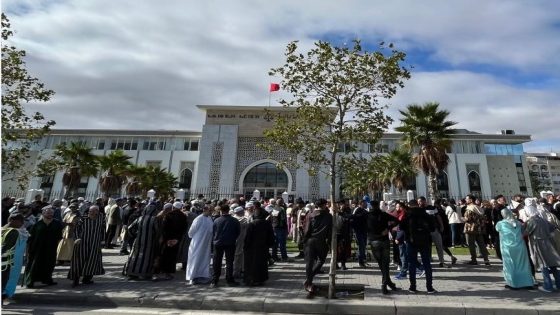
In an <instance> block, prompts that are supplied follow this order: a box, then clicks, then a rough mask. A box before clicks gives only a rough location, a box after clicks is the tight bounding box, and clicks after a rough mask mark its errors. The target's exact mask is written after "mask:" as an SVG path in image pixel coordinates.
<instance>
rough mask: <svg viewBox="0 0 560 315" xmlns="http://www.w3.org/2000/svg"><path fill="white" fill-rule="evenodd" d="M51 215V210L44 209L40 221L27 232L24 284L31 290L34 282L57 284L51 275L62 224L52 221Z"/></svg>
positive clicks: (48, 208)
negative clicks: (28, 235)
mask: <svg viewBox="0 0 560 315" xmlns="http://www.w3.org/2000/svg"><path fill="white" fill-rule="evenodd" d="M53 215H54V211H53V209H52V208H50V207H47V208H45V209H44V210H43V215H42V218H41V220H39V221H38V222H37V223H35V224H34V225H33V226H32V227H31V230H30V231H29V234H31V236H30V237H29V241H28V248H27V265H26V266H25V284H26V286H27V287H28V288H33V287H34V285H35V282H36V281H41V282H42V283H44V284H46V285H55V284H57V283H56V282H54V281H53V279H52V274H53V271H54V266H55V264H56V248H57V245H58V242H59V241H60V239H61V238H62V223H61V222H60V221H57V220H54V219H53Z"/></svg>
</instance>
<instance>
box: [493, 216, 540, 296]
mask: <svg viewBox="0 0 560 315" xmlns="http://www.w3.org/2000/svg"><path fill="white" fill-rule="evenodd" d="M501 215H502V217H503V218H504V219H503V220H501V221H499V222H498V223H497V224H496V231H498V233H500V248H501V249H502V262H503V273H504V279H505V281H506V288H508V289H513V290H515V289H520V288H533V277H532V276H531V268H530V266H529V256H528V255H527V248H526V246H525V241H523V233H522V230H523V226H522V223H521V222H519V221H517V220H516V219H515V218H514V217H513V213H512V212H511V211H510V210H509V209H507V208H504V209H502V211H501Z"/></svg>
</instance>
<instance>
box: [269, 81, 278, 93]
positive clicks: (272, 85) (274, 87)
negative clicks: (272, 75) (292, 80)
mask: <svg viewBox="0 0 560 315" xmlns="http://www.w3.org/2000/svg"><path fill="white" fill-rule="evenodd" d="M279 90H280V84H278V83H270V90H269V91H270V92H276V91H279Z"/></svg>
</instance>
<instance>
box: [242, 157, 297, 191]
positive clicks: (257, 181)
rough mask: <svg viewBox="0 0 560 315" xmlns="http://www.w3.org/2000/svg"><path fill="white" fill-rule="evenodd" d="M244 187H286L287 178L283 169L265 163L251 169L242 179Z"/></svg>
mask: <svg viewBox="0 0 560 315" xmlns="http://www.w3.org/2000/svg"><path fill="white" fill-rule="evenodd" d="M243 186H244V187H255V188H256V187H288V176H287V175H286V172H284V170H283V169H278V168H277V167H276V165H274V164H272V163H269V162H266V163H262V164H259V165H257V166H255V167H253V168H252V169H251V170H250V171H249V172H248V173H247V174H246V175H245V178H244V179H243Z"/></svg>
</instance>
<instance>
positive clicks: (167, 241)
mask: <svg viewBox="0 0 560 315" xmlns="http://www.w3.org/2000/svg"><path fill="white" fill-rule="evenodd" d="M164 208H165V206H164ZM182 208H183V203H181V202H179V201H177V202H175V203H173V205H172V209H171V211H170V212H168V213H166V214H165V215H164V216H163V218H162V221H161V237H162V244H161V247H162V250H161V258H160V271H161V272H162V273H164V274H165V278H164V279H165V280H170V279H173V276H172V275H171V274H173V273H175V269H176V264H177V252H178V251H179V244H180V242H181V240H182V239H183V235H185V233H186V230H187V225H188V223H187V216H186V215H185V214H184V213H183V212H182V211H181V209H182Z"/></svg>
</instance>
